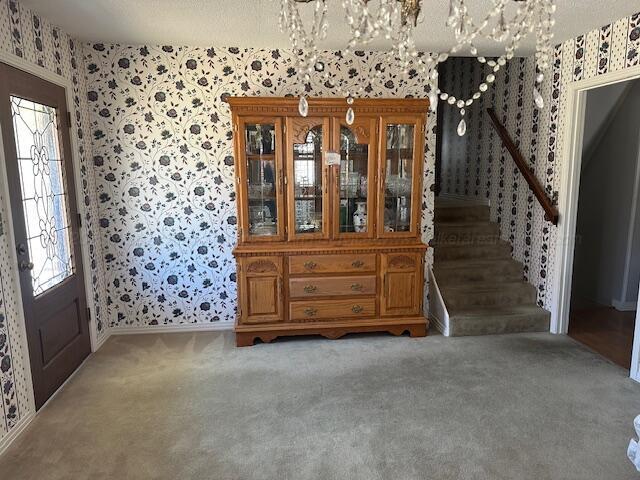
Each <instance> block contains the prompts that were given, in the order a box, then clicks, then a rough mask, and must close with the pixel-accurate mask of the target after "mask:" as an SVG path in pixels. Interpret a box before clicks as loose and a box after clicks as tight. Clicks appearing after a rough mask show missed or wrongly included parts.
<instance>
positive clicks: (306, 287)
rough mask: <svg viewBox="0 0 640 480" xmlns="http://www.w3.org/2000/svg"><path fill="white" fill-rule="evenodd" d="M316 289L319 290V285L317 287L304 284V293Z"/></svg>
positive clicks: (312, 291)
mask: <svg viewBox="0 0 640 480" xmlns="http://www.w3.org/2000/svg"><path fill="white" fill-rule="evenodd" d="M316 290H318V287H316V286H315V285H305V286H304V293H314V292H315V291H316Z"/></svg>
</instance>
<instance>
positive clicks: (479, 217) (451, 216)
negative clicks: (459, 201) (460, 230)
mask: <svg viewBox="0 0 640 480" xmlns="http://www.w3.org/2000/svg"><path fill="white" fill-rule="evenodd" d="M435 221H436V222H440V221H444V222H449V221H451V222H473V221H489V206H488V205H468V206H460V205H456V206H445V205H442V206H441V205H440V204H436V209H435Z"/></svg>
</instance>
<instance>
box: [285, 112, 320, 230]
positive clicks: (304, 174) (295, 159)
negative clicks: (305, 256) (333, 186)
mask: <svg viewBox="0 0 640 480" xmlns="http://www.w3.org/2000/svg"><path fill="white" fill-rule="evenodd" d="M287 122H288V123H287V145H288V150H289V154H288V160H289V163H288V166H287V167H288V168H287V185H288V192H287V193H288V201H289V237H290V238H292V239H298V240H303V239H313V238H327V237H328V228H327V225H328V223H327V217H328V211H329V205H328V201H327V200H328V198H327V171H328V170H327V166H326V165H325V161H324V153H325V152H326V151H327V150H328V138H329V137H328V132H329V119H322V118H316V119H314V118H303V119H299V118H288V119H287Z"/></svg>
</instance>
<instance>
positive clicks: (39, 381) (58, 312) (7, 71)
mask: <svg viewBox="0 0 640 480" xmlns="http://www.w3.org/2000/svg"><path fill="white" fill-rule="evenodd" d="M0 125H1V127H2V139H3V145H4V157H5V160H6V168H7V176H8V180H9V199H10V202H11V214H12V217H13V227H14V233H15V240H16V245H15V248H16V253H17V260H18V265H17V267H18V271H19V273H20V286H21V289H22V303H23V306H24V314H25V321H26V330H27V340H28V344H29V357H30V360H31V373H32V377H33V387H34V392H35V401H36V408H40V407H41V406H42V405H43V404H44V402H45V401H46V400H47V399H48V398H49V397H50V396H51V395H52V394H53V393H54V392H55V391H56V389H57V388H58V387H59V386H60V385H61V384H62V383H63V382H64V381H65V380H66V379H67V378H68V377H69V375H71V373H73V371H74V370H75V369H76V368H77V367H78V366H79V365H80V364H81V363H82V361H83V360H84V359H85V358H86V357H87V355H88V354H89V352H90V351H91V347H90V340H89V326H88V323H87V322H88V312H87V303H86V296H85V288H84V276H83V269H82V255H81V252H80V234H79V225H78V221H79V216H78V210H77V205H76V199H75V185H74V180H73V165H72V158H71V142H70V137H69V121H68V114H67V107H66V101H65V90H64V88H62V87H59V86H57V85H54V84H51V83H49V82H46V81H44V80H42V79H39V78H37V77H35V76H32V75H30V74H28V73H25V72H22V71H20V70H17V69H15V68H12V67H9V66H8V65H4V64H2V63H0Z"/></svg>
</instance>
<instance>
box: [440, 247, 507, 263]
mask: <svg viewBox="0 0 640 480" xmlns="http://www.w3.org/2000/svg"><path fill="white" fill-rule="evenodd" d="M434 255H435V258H436V261H447V260H465V259H483V260H486V259H497V258H501V259H510V258H511V248H510V247H509V245H508V244H504V243H496V244H491V245H455V246H451V245H436V247H435V253H434Z"/></svg>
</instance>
